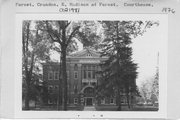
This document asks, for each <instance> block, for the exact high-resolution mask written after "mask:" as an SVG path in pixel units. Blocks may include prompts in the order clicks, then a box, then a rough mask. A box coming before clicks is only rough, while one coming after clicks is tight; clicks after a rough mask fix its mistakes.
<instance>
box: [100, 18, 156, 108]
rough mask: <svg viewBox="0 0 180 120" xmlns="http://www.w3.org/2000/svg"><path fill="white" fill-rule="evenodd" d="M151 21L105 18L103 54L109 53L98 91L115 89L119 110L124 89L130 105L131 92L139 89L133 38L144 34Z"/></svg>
mask: <svg viewBox="0 0 180 120" xmlns="http://www.w3.org/2000/svg"><path fill="white" fill-rule="evenodd" d="M153 24H157V23H156V22H152V21H146V22H144V23H143V22H142V21H102V25H103V28H104V38H105V39H104V40H103V42H102V44H101V55H102V56H107V57H108V59H107V60H106V61H104V62H103V63H102V64H101V66H102V71H101V72H100V74H101V76H102V78H101V84H102V85H103V84H104V85H103V86H102V85H100V86H99V88H98V91H99V92H102V93H105V94H106V95H107V94H112V93H114V96H115V97H116V100H117V101H116V103H117V105H118V110H121V93H122V92H121V91H122V90H123V89H125V92H126V96H127V99H128V106H129V92H131V93H138V92H137V87H136V83H135V80H136V77H137V72H136V69H137V64H135V63H134V62H133V60H132V57H131V56H132V48H131V46H130V44H131V42H132V39H133V38H135V37H137V36H138V35H143V33H144V32H145V31H146V29H147V28H150V27H151V26H152V25H153Z"/></svg>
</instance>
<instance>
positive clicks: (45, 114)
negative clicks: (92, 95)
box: [14, 14, 168, 118]
mask: <svg viewBox="0 0 180 120" xmlns="http://www.w3.org/2000/svg"><path fill="white" fill-rule="evenodd" d="M23 20H155V21H159V22H160V26H159V27H161V28H160V29H161V30H162V33H163V34H164V35H163V37H162V39H161V46H160V56H159V110H158V111H22V21H23ZM15 25H16V27H15V72H14V74H15V78H14V81H15V84H14V85H15V91H14V93H15V107H14V110H15V118H166V117H167V50H168V49H167V43H168V15H167V14H16V21H15Z"/></svg>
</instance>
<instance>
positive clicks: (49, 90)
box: [48, 85, 53, 93]
mask: <svg viewBox="0 0 180 120" xmlns="http://www.w3.org/2000/svg"><path fill="white" fill-rule="evenodd" d="M52 92H53V86H52V85H48V93H52Z"/></svg>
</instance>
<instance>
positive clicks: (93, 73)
mask: <svg viewBox="0 0 180 120" xmlns="http://www.w3.org/2000/svg"><path fill="white" fill-rule="evenodd" d="M92 78H93V79H95V70H93V71H92Z"/></svg>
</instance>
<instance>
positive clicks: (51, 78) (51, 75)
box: [48, 71, 53, 80]
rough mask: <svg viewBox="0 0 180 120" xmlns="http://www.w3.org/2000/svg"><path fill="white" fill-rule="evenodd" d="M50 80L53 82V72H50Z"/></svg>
mask: <svg viewBox="0 0 180 120" xmlns="http://www.w3.org/2000/svg"><path fill="white" fill-rule="evenodd" d="M48 80H53V72H52V71H49V72H48Z"/></svg>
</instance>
